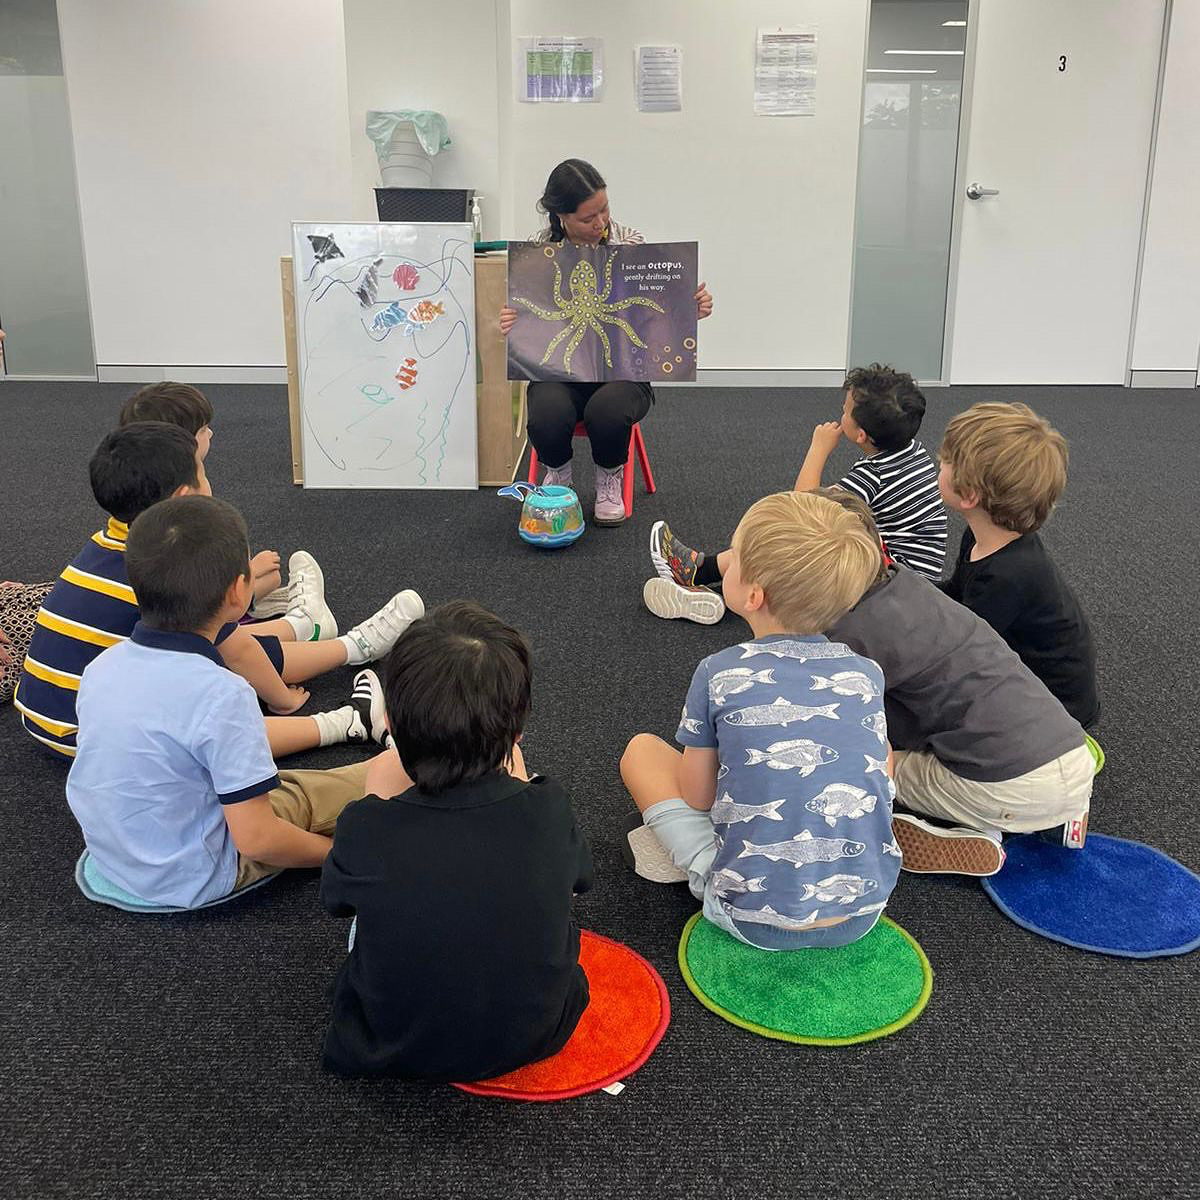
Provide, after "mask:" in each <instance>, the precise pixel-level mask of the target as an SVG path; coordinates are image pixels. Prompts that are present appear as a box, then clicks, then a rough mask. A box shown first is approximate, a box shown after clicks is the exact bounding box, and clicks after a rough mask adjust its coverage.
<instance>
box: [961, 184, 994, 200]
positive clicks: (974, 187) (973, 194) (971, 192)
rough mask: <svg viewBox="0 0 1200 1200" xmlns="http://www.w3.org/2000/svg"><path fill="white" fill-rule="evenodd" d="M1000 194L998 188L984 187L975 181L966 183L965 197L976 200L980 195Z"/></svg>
mask: <svg viewBox="0 0 1200 1200" xmlns="http://www.w3.org/2000/svg"><path fill="white" fill-rule="evenodd" d="M998 195H1000V189H999V188H985V187H981V186H980V185H979V184H977V183H968V184H967V199H968V200H978V199H979V198H980V197H982V196H998Z"/></svg>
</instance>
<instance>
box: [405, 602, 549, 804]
mask: <svg viewBox="0 0 1200 1200" xmlns="http://www.w3.org/2000/svg"><path fill="white" fill-rule="evenodd" d="M531 678H532V673H531V668H530V651H529V643H528V642H527V641H526V640H525V639H524V637H522V636H521V634H520V633H518V632H517V631H516V630H515V629H513V628H511V627H510V626H508V625H505V624H504V622H503V621H501V620H500V618H499V617H497V616H495V615H494V614H493V613H490V612H488V611H487V609H485V608H480V606H479V605H478V604H472V603H471V602H470V601H467V600H453V601H451V602H450V603H449V604H443V605H442V606H441V607H440V608H437V609H435V610H434V611H433V612H432V613H430V614H429V615H428V616H426V617H423V618H421V619H420V620H419V621H414V622H413V623H412V624H411V625H410V626H409V627H408V628H407V629H406V630H405V631H404V633H403V634H402V635H401V637H400V640H399V641H398V642H397V643H396V645H395V646H394V647H393V649H392V652H391V654H389V655H388V658H387V662H386V663H385V664H384V692H385V696H386V703H387V714H388V723H389V724H390V726H391V730H392V738H393V739H394V740H395V743H396V752H397V753H398V754H399V755H400V762H401V763H402V764H403V766H404V769H405V771H406V772H407V773H408V777H409V778H410V779H411V780H412V781H413V782H414V783H415V784H416V785H417V787H418V788H420V790H421V791H422V792H427V793H428V794H430V795H433V796H436V795H438V794H439V793H441V792H444V791H446V790H447V789H448V788H452V787H454V786H455V785H456V784H459V783H469V782H470V781H471V780H473V779H479V778H481V777H482V776H484V775H487V774H489V773H490V772H492V771H495V770H497V769H498V768H499V767H501V766H502V765H503V764H504V763H505V762H506V761H507V760H508V757H509V755H510V754H511V753H512V748H513V744H514V743H515V742H516V740H517V736H518V735H519V734H520V732H521V730H522V729H524V727H525V718H526V717H527V716H528V715H529V692H530V682H531Z"/></svg>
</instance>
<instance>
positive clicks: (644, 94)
mask: <svg viewBox="0 0 1200 1200" xmlns="http://www.w3.org/2000/svg"><path fill="white" fill-rule="evenodd" d="M634 77H635V79H636V81H637V82H636V88H637V106H638V112H679V110H680V109H681V108H682V107H683V50H682V49H681V48H680V47H679V46H639V47H638V48H637V53H636V59H635V70H634Z"/></svg>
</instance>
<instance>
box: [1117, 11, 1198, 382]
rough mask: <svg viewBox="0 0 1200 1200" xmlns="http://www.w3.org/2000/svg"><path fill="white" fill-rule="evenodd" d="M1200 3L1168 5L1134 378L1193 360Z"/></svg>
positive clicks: (1189, 366)
mask: <svg viewBox="0 0 1200 1200" xmlns="http://www.w3.org/2000/svg"><path fill="white" fill-rule="evenodd" d="M1198 172H1200V3H1197V0H1175V3H1174V5H1173V6H1172V11H1171V26H1170V32H1169V34H1168V42H1167V63H1166V73H1165V75H1164V78H1163V91H1162V100H1161V106H1160V109H1159V118H1158V138H1157V144H1156V148H1155V154H1154V174H1153V177H1152V183H1151V190H1150V213H1149V217H1148V220H1147V223H1146V241H1145V248H1144V251H1143V257H1142V280H1141V290H1140V292H1139V295H1138V308H1137V324H1136V326H1135V333H1134V341H1133V361H1132V364H1131V365H1132V368H1133V370H1135V371H1190V372H1195V371H1196V369H1197V361H1198V359H1200V185H1197V177H1198Z"/></svg>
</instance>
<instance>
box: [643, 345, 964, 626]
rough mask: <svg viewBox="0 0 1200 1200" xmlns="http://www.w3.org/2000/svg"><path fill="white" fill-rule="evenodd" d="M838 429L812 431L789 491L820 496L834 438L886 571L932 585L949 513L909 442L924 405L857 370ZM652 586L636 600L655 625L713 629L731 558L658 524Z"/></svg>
mask: <svg viewBox="0 0 1200 1200" xmlns="http://www.w3.org/2000/svg"><path fill="white" fill-rule="evenodd" d="M842 386H843V388H844V390H845V393H846V396H845V401H844V403H843V406H842V417H841V420H840V421H826V422H823V423H822V424H820V425H818V426H817V427H816V429H814V430H813V435H812V443H811V445H810V446H809V450H808V454H807V455H806V456H805V459H804V464H803V466H801V468H800V474H799V475H798V476H797V477H796V491H798V492H810V491H814V490H815V489H817V488H819V487H820V486H821V472H822V471H823V470H824V469H825V462H826V460H827V459H828V458H829V456H830V455H831V454H832V453H833V451H834V450H835V449H836V447H837V444H838V442H839V441H840V440H841V438H843V437H845V438H846V440H847V441H850V442H853V443H854V444H855V445H856V446H858V447H859V448H860V449H861V450H862V451H863V453H864V454H865V455H866V457H865V458H863V459H862V460H860V461H859V462H857V463H855V464H854V466H853V467H851V468H850V470H849V471H848V472H847V473H846V475H844V476H843V477H842V479H841V480H840V481H839V482H838V486H839V487H841V488H844V489H845V490H846V491H848V492H851V493H852V494H853V495H855V496H858V497H860V498H861V499H862V500H864V501H865V502H866V504H867V505H868V506H869V507H870V509H871V513H872V515H873V516H874V518H875V523H876V525H877V526H878V528H879V534H880V537H882V539H883V544H884V548H885V550H886V551H887V554H888V557H889V559H890V561H893V562H896V563H899V564H900V565H901V566H905V567H908V568H909V569H910V570H913V571H916V572H917V573H918V574H919V575H924V576H926V577H927V578H929V579H933V580H937V579H940V578H941V575H942V564H943V562H944V561H945V558H946V512H945V509H944V508H943V507H942V497H941V494H940V492H939V491H938V468H937V464H936V463H934V461H933V459H932V458H931V457H930V456H929V453H928V451H927V450H926V449H925V447H924V446H922V445H921V443H920V442H918V441H916V440H915V435H916V433H917V430H918V429H920V427H921V419H922V418H923V417H924V416H925V397H924V396H923V395H922V394H921V390H920V389H919V388H918V387H917V385H916V383H915V382H914V381H913V377H912V376H911V375H909V374H908V373H907V372H906V371H896V370H893V369H892V368H891V367H885V366H883V365H881V364H880V363H872V364H871V365H870V366H869V367H855V368H854V369H853V370H851V371H850V372H849V374H848V375H847V376H846V380H845V383H844V384H843V385H842ZM650 560H651V562H652V563H653V564H654V571H655V578H654V579H650V580H648V581H647V582H646V586H645V588H644V589H643V592H642V595H643V598H644V599H645V602H646V607H647V608H648V609H650V611H651V612H652V613H654V614H655V616H659V617H667V618H671V617H683V618H685V619H687V620H690V621H696V622H697V623H699V624H701V625H712V624H715V623H716V622H717V621H719V620H721V618H722V617H723V616H724V615H725V602H724V601H723V600H722V599H721V597H720V596H719V595H718V594H717V593H716V592H715V591H714V590H713V588H714V587H719V586H720V583H721V579H722V576H724V574H725V568H726V566H727V565H728V561H729V551H728V550H723V551H722V552H721V553H720V554H705V553H704V552H703V551H700V550H694V549H693V548H692V547H690V546H686V545H684V544H683V543H682V542H681V541H679V539H678V538H677V537H675V535H674V534H673V533H672V532H671V529H670V527H669V526H668V525H667V523H666V522H665V521H658V522H656V523H655V525H654V527H653V528H652V529H651V530H650Z"/></svg>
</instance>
